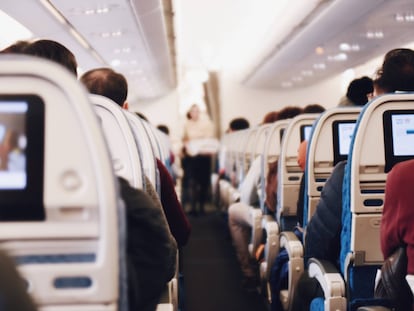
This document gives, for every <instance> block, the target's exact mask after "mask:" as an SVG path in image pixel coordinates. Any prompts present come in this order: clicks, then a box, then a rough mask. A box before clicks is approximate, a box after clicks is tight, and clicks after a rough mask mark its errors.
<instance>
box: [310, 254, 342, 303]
mask: <svg viewBox="0 0 414 311" xmlns="http://www.w3.org/2000/svg"><path fill="white" fill-rule="evenodd" d="M308 273H309V276H310V277H313V278H316V279H317V280H318V282H319V284H320V285H321V287H322V289H323V292H324V295H325V310H346V305H347V301H346V297H345V282H344V280H343V278H342V275H341V274H340V273H339V271H338V270H337V269H336V267H335V266H334V265H333V264H331V263H330V262H328V261H326V260H318V259H315V258H311V259H309V268H308Z"/></svg>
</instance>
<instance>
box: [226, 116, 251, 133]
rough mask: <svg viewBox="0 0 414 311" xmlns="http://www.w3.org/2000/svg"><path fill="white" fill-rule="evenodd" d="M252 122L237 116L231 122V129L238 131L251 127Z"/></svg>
mask: <svg viewBox="0 0 414 311" xmlns="http://www.w3.org/2000/svg"><path fill="white" fill-rule="evenodd" d="M249 126H250V124H249V121H247V120H246V119H245V118H235V119H233V120H231V122H230V125H229V127H230V129H231V130H232V131H238V130H243V129H247V128H249Z"/></svg>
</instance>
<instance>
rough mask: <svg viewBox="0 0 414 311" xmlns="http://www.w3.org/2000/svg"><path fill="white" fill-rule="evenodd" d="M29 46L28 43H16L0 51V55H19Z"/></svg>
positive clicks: (21, 41)
mask: <svg viewBox="0 0 414 311" xmlns="http://www.w3.org/2000/svg"><path fill="white" fill-rule="evenodd" d="M29 44H30V42H29V41H23V40H20V41H17V42H15V43H13V44H11V45H9V46H8V47H6V48H4V49H3V50H1V51H0V53H2V54H19V53H22V52H23V50H24V48H25V47H26V46H28V45H29Z"/></svg>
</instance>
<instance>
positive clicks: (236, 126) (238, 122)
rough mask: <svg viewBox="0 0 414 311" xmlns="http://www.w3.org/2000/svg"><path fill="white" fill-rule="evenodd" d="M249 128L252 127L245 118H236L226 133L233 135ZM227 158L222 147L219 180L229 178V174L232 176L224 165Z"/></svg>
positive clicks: (219, 155)
mask: <svg viewBox="0 0 414 311" xmlns="http://www.w3.org/2000/svg"><path fill="white" fill-rule="evenodd" d="M249 126H250V123H249V121H247V120H246V119H245V118H235V119H232V120H231V121H230V123H229V128H228V129H227V130H226V133H232V132H235V131H239V130H245V129H248V128H249ZM225 157H226V149H225V148H223V147H222V148H221V149H220V152H219V154H218V166H219V167H218V173H219V178H227V177H229V176H227V175H228V174H229V175H231V173H232V172H226V168H225V163H224V162H225ZM229 179H230V178H229Z"/></svg>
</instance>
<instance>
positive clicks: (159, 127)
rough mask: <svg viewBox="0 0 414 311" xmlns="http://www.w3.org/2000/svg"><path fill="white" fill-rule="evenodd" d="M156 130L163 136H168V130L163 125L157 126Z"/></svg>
mask: <svg viewBox="0 0 414 311" xmlns="http://www.w3.org/2000/svg"><path fill="white" fill-rule="evenodd" d="M157 129H159V130H160V131H161V132H163V133H164V134H165V135H167V136H168V135H170V129H169V128H168V126H166V125H165V124H158V125H157Z"/></svg>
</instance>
